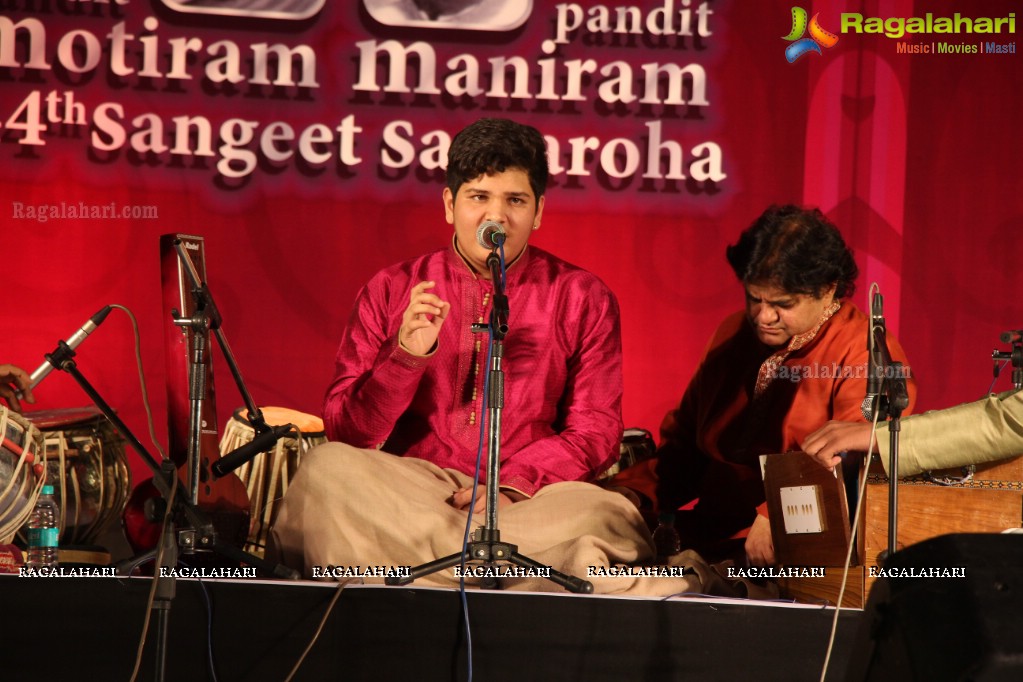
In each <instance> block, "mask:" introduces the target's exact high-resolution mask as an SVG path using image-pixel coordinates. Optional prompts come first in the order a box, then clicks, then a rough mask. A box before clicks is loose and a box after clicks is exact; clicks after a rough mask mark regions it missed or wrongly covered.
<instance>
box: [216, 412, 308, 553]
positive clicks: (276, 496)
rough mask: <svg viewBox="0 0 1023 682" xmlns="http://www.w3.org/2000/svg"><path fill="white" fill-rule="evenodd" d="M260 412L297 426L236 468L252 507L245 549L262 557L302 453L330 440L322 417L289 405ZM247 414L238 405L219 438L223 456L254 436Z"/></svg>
mask: <svg viewBox="0 0 1023 682" xmlns="http://www.w3.org/2000/svg"><path fill="white" fill-rule="evenodd" d="M260 411H261V412H262V413H263V419H264V420H265V421H266V423H267V425H269V426H284V425H285V424H292V425H293V426H294V427H295V428H294V429H293V430H292V431H291V432H290V433H289V434H288V435H286V436H285V437H283V438H281V439H279V440H278V441H277V445H275V446H274V448H273V449H272V450H267V451H266V452H263V453H261V454H259V455H257V456H256V457H254V458H252V459H250V460H249V461H248V462H246V463H245V464H243V465H241V466H240V467H238V468H237V469H236V470H235V473H236V474H237V475H238V478H240V479H241V480H242V483H244V484H245V487H246V490H247V491H248V494H249V504H250V506H251V526H250V529H249V537H248V542H247V543H246V545H245V547H244V549H245V551H247V552H251V553H253V554H256V555H258V556H263V555H264V552H265V550H266V541H267V538H268V537H269V535H270V529H271V528H273V524H274V523H275V522H276V521H277V513H278V511H279V507H280V502H281V500H282V499H284V495H285V493H287V492H288V486H289V485H290V483H291V479H292V478H294V476H295V473H296V472H297V471H298V467H299V464H300V463H301V460H302V455H303V454H304V453H305V452H306V451H307V450H309V449H310V448H312V447H314V446H316V445H319V444H320V443H325V442H327V438H326V436H325V435H324V432H323V420H321V419H320V418H319V417H316V416H314V415H311V414H305V413H304V412H298V411H296V410H290V409H288V408H286V407H263V408H260ZM246 413H247V410H246V409H245V408H238V409H237V410H235V411H234V414H233V415H232V417H231V419H230V420H229V421H228V423H227V426H226V427H225V428H224V437H223V438H222V439H221V441H220V454H221V455H226V454H228V453H229V452H232V451H234V450H237V449H238V448H240V447H241V446H243V445H245V444H247V443H250V442H251V441H252V439H253V438H255V435H256V432H255V429H253V428H252V424H250V423H249V421H248V419H246V418H245V416H244V415H245V414H246Z"/></svg>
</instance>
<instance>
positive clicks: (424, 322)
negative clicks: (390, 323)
mask: <svg viewBox="0 0 1023 682" xmlns="http://www.w3.org/2000/svg"><path fill="white" fill-rule="evenodd" d="M435 285H436V282H420V283H419V284H417V285H415V286H414V287H412V293H411V294H410V295H409V304H408V308H406V309H405V312H404V313H403V314H402V317H401V329H399V330H398V341H399V342H400V343H401V345H402V346H403V347H404V348H405V350H407V351H409V352H410V353H414V354H416V355H427V354H429V353H430V352H431V351H432V350H433V347H434V345H435V344H436V343H437V336H438V335H439V334H440V328H441V326H443V324H444V320H445V319H447V316H448V312H449V311H450V310H451V304H450V303H448V302H447V301H443V300H441V298H440V297H439V296H437V295H436V294H433V293H431V292H429V291H428V289H432V288H433V287H434V286H435Z"/></svg>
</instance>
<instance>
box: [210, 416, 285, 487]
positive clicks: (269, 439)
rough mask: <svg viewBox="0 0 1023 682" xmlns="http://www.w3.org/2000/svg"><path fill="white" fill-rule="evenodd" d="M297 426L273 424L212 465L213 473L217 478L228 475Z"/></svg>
mask: <svg viewBox="0 0 1023 682" xmlns="http://www.w3.org/2000/svg"><path fill="white" fill-rule="evenodd" d="M294 428H295V427H294V426H293V425H291V424H284V425H283V426H271V427H270V428H268V429H267V430H266V431H263V432H262V433H257V434H256V437H255V438H253V439H252V440H251V441H249V442H248V443H246V444H245V445H243V446H241V447H240V448H236V449H234V450H232V451H231V452H229V453H227V454H226V455H224V456H223V457H221V458H220V459H218V460H217V461H216V462H214V463H213V465H212V466H210V469H211V470H212V471H213V475H214V476H215V477H217V478H220V477H221V476H227V475H228V474H229V473H231V472H232V471H234V470H235V469H237V468H238V467H240V466H241V465H242V464H245V463H246V462H248V461H249V460H250V459H252V458H254V457H255V456H256V455H258V454H261V453H263V452H266V451H267V450H269V449H270V448H272V447H273V446H274V445H276V444H277V441H278V440H280V439H281V438H282V437H283V436H284V434H286V433H287V432H288V431H291V430H292V429H294Z"/></svg>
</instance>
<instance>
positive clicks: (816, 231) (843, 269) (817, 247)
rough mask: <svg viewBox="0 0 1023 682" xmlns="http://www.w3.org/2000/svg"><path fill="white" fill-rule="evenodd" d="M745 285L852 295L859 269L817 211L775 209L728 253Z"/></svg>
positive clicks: (783, 207)
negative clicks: (833, 289) (832, 291)
mask: <svg viewBox="0 0 1023 682" xmlns="http://www.w3.org/2000/svg"><path fill="white" fill-rule="evenodd" d="M725 255H726V257H727V258H728V263H729V265H731V266H732V270H734V271H735V275H736V276H737V277H738V278H739V279H740V280H741V281H742V283H743V284H754V285H761V286H763V285H770V286H776V287H779V288H781V289H783V290H785V291H787V292H788V293H791V294H809V295H811V296H814V297H820V296H821V294H823V293H824V291H825V290H826V289H827V288H828V287H830V286H831V285H832V284H834V285H835V298H844V297H846V296H851V295H852V293H853V290H854V289H855V287H856V284H855V281H856V275H857V274H858V273H859V269H858V268H857V267H856V261H855V260H854V259H853V255H852V251H850V250H849V247H848V246H846V244H845V240H844V239H842V234H841V233H840V232H839V231H838V228H837V227H835V226H834V224H832V223H831V221H829V220H828V219H827V217H825V215H824V214H823V213H821V211H820V209H817V208H800V207H799V206H792V205H786V206H771V207H770V208H768V209H767V210H766V211H764V212H763V213H762V214H761V215H760V217H759V218H757V219H756V220H755V221H754V222H753V224H752V225H750V226H749V227H748V228H746V230H745V231H744V232H743V233H742V234H741V235H739V241H738V242H736V243H735V244H733V245H732V246H729V247H728V248H727V249H726V250H725Z"/></svg>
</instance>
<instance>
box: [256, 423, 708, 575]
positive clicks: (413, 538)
mask: <svg viewBox="0 0 1023 682" xmlns="http://www.w3.org/2000/svg"><path fill="white" fill-rule="evenodd" d="M471 484H472V479H471V478H470V477H469V476H466V475H465V474H463V473H461V472H458V471H454V470H451V469H441V468H440V467H437V466H436V465H434V464H431V463H430V462H427V461H424V460H421V459H417V458H413V457H397V456H394V455H389V454H387V453H384V452H380V451H377V450H361V449H358V448H354V447H351V446H348V445H344V444H341V443H326V444H324V445H320V446H318V447H316V448H314V449H312V450H310V451H309V452H308V453H307V454H306V455H305V456H304V457H303V459H302V465H301V467H300V468H299V470H298V473H297V475H296V476H295V479H294V482H293V483H292V485H291V487H290V488H289V489H288V493H287V495H286V497H285V499H284V502H283V505H282V508H281V512H280V516H279V517H278V520H277V523H276V525H275V526H274V529H273V541H272V543H271V551H270V556H272V557H273V558H275V559H276V560H277V561H280V562H281V563H283V564H285V565H286V566H290V567H292V568H295V569H297V570H301V571H302V572H303V574H304V575H305V576H306V577H313V575H314V573H316V572H317V571H315V569H317V568H319V569H320V571H319V573H320V574H321V575H322V574H323V572H324V569H326V568H327V567H335V568H334V571H335V573H334V575H333V576H330V575H328V576H327V577H337V572H336V571H337V567H361V568H362V569H363V570H365V569H367V568H368V567H385V568H387V567H393V568H398V567H404V566H413V567H414V566H420V565H422V564H425V563H428V562H430V561H434V560H435V559H438V558H442V557H446V556H449V555H452V554H456V553H459V552H461V551H462V542H463V535H464V532H465V525H466V512H464V511H461V510H458V509H455V508H454V507H452V506H451V504H450V500H451V496H452V494H453V493H454V492H455V491H456V490H459V489H461V488H464V487H467V486H469V485H471ZM483 521H484V519H483V515H482V514H479V515H474V517H473V524H472V527H471V530H475V528H476V527H478V526H481V525H483ZM497 528H498V530H499V531H500V533H501V541H502V542H507V543H510V544H513V545H517V546H518V552H519V553H520V554H522V555H525V556H526V557H528V558H530V559H533V560H535V561H537V562H539V563H541V564H544V565H546V566H550V567H552V568H554V569H555V570H558V571H561V572H563V573H567V574H569V575H572V576H575V577H578V578H583V579H585V580H589V581H590V582H592V583H593V585H594V588H595V590H594V591H595V592H597V593H601V594H623V593H628V594H636V595H644V594H645V595H669V594H676V593H681V592H686V591H691V590H693V589H694V586H695V589H699V588H698V586H699V580H698V579H690V578H686V577H664V576H657V577H650V576H644V575H636V573H637V572H630V571H621V570H615V567H621V566H624V565H634V564H637V563H640V562H647V561H649V560H650V559H652V557H653V552H654V548H653V544H652V542H651V539H650V533H649V531H648V530H647V528H646V524H645V523H644V521H643V518H642V517H641V516H640V514H639V512H638V511H637V509H636V508H635V507H634V506H633V504H632V503H631V502H629V501H628V500H627V499H626V498H625V497H623V496H622V495H620V494H618V493H614V492H610V491H607V490H604V489H603V488H600V487H598V486H595V485H592V484H589V483H580V482H574V481H569V482H562V483H555V484H553V485H549V486H546V487H544V488H542V489H541V490H540V491H539V492H538V493H537V494H536V495H534V496H533V497H532V498H530V499H528V500H524V501H522V502H518V503H515V504H512V505H508V506H505V507H501V508H500V510H499V511H498V523H497ZM367 582H382V579H381V580H375V581H374V580H367ZM466 582H467V584H468V585H474V584H478V580H475V579H467V581H466ZM415 584H416V585H424V586H426V585H430V586H444V587H455V586H457V585H458V584H459V579H458V577H457V576H456V573H455V569H454V568H447V569H443V570H440V571H437V572H435V573H433V574H431V575H428V576H424V577H422V578H418V579H417V580H416V581H415ZM500 584H501V587H502V588H504V589H519V590H532V591H543V592H549V591H562V590H563V588H561V587H560V586H558V585H556V584H555V583H553V582H551V581H549V580H547V579H545V578H543V577H525V578H507V579H501V581H500Z"/></svg>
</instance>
